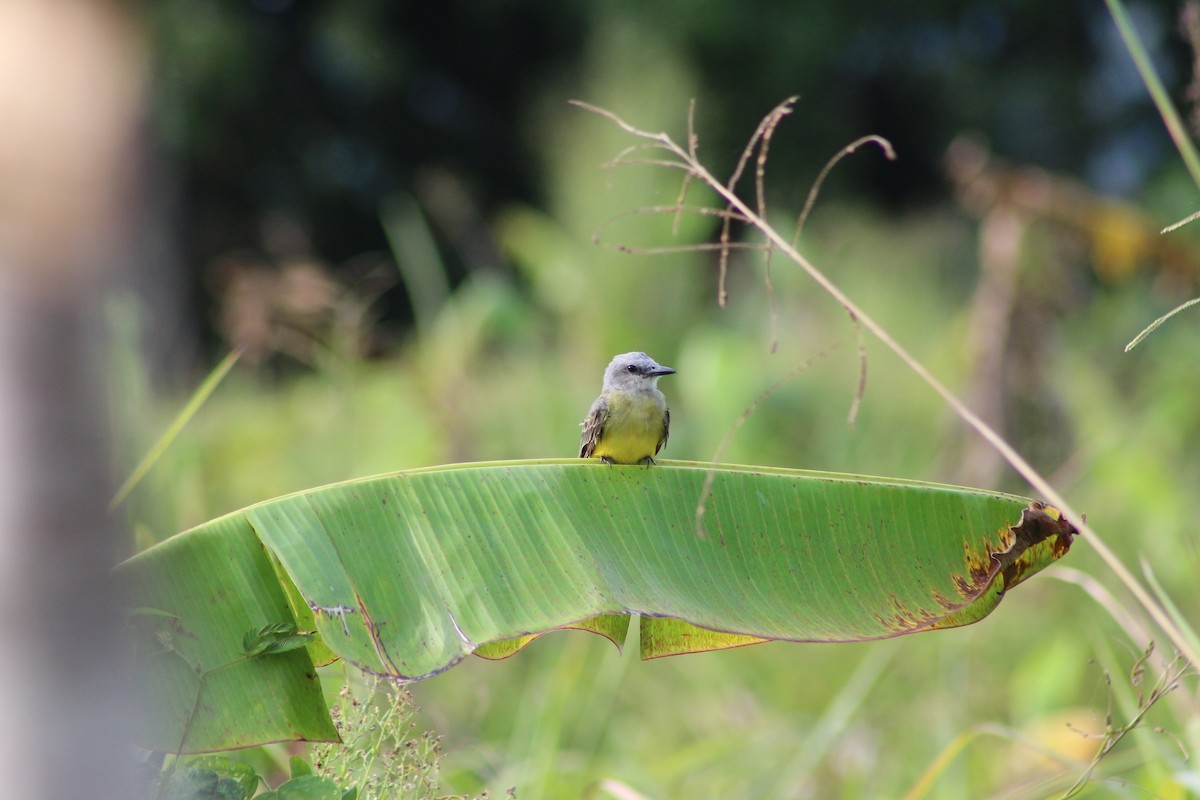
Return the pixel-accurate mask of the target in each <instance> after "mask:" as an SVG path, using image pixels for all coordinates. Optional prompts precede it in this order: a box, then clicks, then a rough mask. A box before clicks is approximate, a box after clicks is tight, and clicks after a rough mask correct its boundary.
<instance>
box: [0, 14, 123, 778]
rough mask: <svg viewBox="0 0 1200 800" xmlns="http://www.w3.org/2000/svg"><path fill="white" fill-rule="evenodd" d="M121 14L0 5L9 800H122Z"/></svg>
mask: <svg viewBox="0 0 1200 800" xmlns="http://www.w3.org/2000/svg"><path fill="white" fill-rule="evenodd" d="M144 77H145V76H144V51H143V49H142V40H141V37H140V33H139V31H138V30H137V29H136V26H135V25H134V20H133V18H132V14H131V11H130V9H129V8H128V7H126V6H124V5H122V4H118V3H113V2H109V3H105V2H85V1H84V0H0V109H3V123H2V124H0V606H2V607H3V609H4V613H3V614H2V615H0V639H2V640H3V641H4V645H5V647H4V656H3V658H0V686H4V687H6V690H7V691H6V699H5V710H4V713H3V714H0V775H3V776H4V778H3V780H4V787H5V788H4V791H3V794H4V795H5V796H6V797H14V798H15V797H20V798H31V799H32V800H40V799H41V798H45V799H46V800H59V799H60V798H69V797H88V798H99V799H100V800H108V799H109V798H112V800H127V799H128V798H132V797H135V796H136V794H137V792H136V789H135V787H134V785H133V781H132V780H131V778H130V770H129V769H127V768H125V767H126V766H127V765H129V764H131V763H132V761H131V757H130V752H129V751H128V747H127V745H128V742H129V737H128V731H129V729H130V722H131V719H132V712H131V700H130V697H131V693H130V692H129V691H128V688H129V687H127V686H126V685H125V681H126V679H125V677H124V672H125V671H124V670H123V669H122V667H121V663H122V659H123V658H124V657H125V654H126V653H127V649H126V647H125V645H124V641H123V637H122V627H123V626H122V622H121V614H120V608H119V603H118V601H117V598H116V596H115V591H114V587H113V586H112V585H111V584H110V567H111V565H112V564H113V563H114V561H115V558H116V556H117V553H118V549H119V544H120V540H119V539H120V537H119V534H120V531H119V528H118V526H117V525H116V524H115V523H114V522H113V520H112V519H111V518H110V517H109V515H108V514H107V512H106V504H107V501H108V497H109V494H110V491H111V481H110V475H109V469H110V463H109V457H108V447H107V441H106V438H107V436H106V433H105V431H106V428H107V420H106V415H105V413H104V405H103V398H104V394H105V393H104V382H103V381H104V366H105V358H104V354H103V347H102V345H103V342H104V339H105V336H104V331H103V329H102V326H101V291H102V289H103V288H104V287H105V286H106V285H108V284H109V283H110V281H111V280H112V277H113V274H114V273H115V271H116V269H117V267H118V265H120V264H121V263H122V262H123V261H124V260H125V258H126V256H127V254H128V252H130V250H129V243H130V242H131V240H132V237H131V235H130V232H131V227H132V223H133V220H134V217H135V214H136V211H137V209H136V203H135V199H136V197H137V190H136V188H137V183H138V176H137V170H136V166H137V134H138V128H139V126H140V124H141V122H142V111H143V108H142V105H143V100H144V97H143V94H144Z"/></svg>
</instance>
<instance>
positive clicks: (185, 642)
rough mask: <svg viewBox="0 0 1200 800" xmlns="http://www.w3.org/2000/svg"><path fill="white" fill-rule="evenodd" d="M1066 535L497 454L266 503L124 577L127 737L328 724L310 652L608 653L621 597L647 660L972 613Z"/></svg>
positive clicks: (942, 509) (975, 616)
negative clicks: (134, 655) (564, 645)
mask: <svg viewBox="0 0 1200 800" xmlns="http://www.w3.org/2000/svg"><path fill="white" fill-rule="evenodd" d="M707 480H711V483H707V484H706V481H707ZM702 499H703V501H704V502H703V504H702V505H703V507H704V509H705V513H704V514H703V516H702V518H699V519H698V516H697V507H698V506H699V505H701V502H700V501H701V500H702ZM1075 533H1076V530H1075V528H1074V526H1072V525H1071V524H1070V523H1069V522H1068V521H1066V520H1063V519H1061V518H1060V516H1059V514H1058V513H1057V511H1056V510H1055V509H1053V508H1051V507H1047V506H1044V505H1042V504H1040V503H1032V502H1031V501H1029V500H1028V499H1024V498H1020V497H1015V496H1013V495H1007V494H999V493H995V492H985V491H979V490H974V489H963V488H958V487H952V486H942V485H935V484H928V483H920V482H916V481H905V480H895V479H881V478H864V477H861V476H852V475H836V474H829V473H817V472H804V471H798V470H786V469H768V468H760V467H740V466H728V465H722V466H720V467H718V468H713V467H711V465H708V464H695V463H688V462H671V461H663V462H661V463H660V464H659V465H658V466H655V467H652V468H644V467H624V466H608V465H606V464H603V463H600V462H596V461H590V460H580V459H569V460H544V461H524V462H517V461H510V462H494V463H479V464H462V465H453V466H448V467H437V468H430V469H423V470H414V471H410V472H401V473H396V474H390V475H382V476H377V477H371V478H364V479H361V480H355V481H349V482H346V483H339V484H334V485H330V486H325V487H321V488H318V489H313V490H311V491H306V492H301V493H298V494H294V495H288V496H286V497H281V498H277V499H274V500H270V501H267V502H264V503H260V504H258V505H255V506H251V507H249V508H246V509H243V510H241V511H237V512H235V513H232V514H229V515H227V516H225V517H221V518H220V519H217V520H214V521H212V522H209V523H206V524H204V525H201V526H199V527H197V528H194V529H192V530H190V531H186V532H184V533H181V534H178V535H176V536H175V537H172V538H171V539H168V540H167V541H165V542H162V543H160V544H159V545H156V546H155V547H152V548H150V549H148V550H146V551H145V552H143V553H140V554H139V555H137V556H135V557H133V558H131V559H130V560H129V561H127V562H125V563H124V564H123V565H121V566H120V567H118V575H119V576H120V578H121V579H122V581H123V582H124V583H125V585H126V586H127V587H128V590H129V593H130V598H131V605H132V606H134V607H135V608H136V610H135V611H134V612H132V613H131V614H130V619H131V626H132V628H133V630H134V631H135V633H136V634H137V638H136V641H137V643H138V659H137V661H138V664H139V666H140V669H141V675H142V685H143V686H144V687H145V688H146V695H147V702H148V705H149V706H150V708H151V709H152V710H153V713H152V714H151V715H150V723H149V725H148V727H147V730H146V731H145V735H144V739H145V742H146V743H147V744H148V746H151V747H153V748H154V749H164V750H172V751H183V752H196V751H208V750H223V749H230V748H233V747H238V746H247V745H252V744H259V743H262V742H266V741H278V740H288V739H306V740H330V739H334V738H336V733H335V731H334V730H333V728H332V726H331V724H330V722H329V714H328V711H327V710H326V708H325V705H324V702H323V700H322V699H321V692H320V687H319V683H318V680H317V677H316V671H315V668H314V664H318V663H327V662H328V661H330V660H332V659H333V658H334V657H340V658H343V659H345V660H346V661H348V662H350V663H352V664H354V665H355V666H357V667H359V668H361V669H363V670H367V671H370V672H373V673H377V674H381V675H385V676H389V677H391V678H394V679H397V680H404V681H412V680H418V679H421V678H425V677H428V676H430V675H435V674H437V673H439V672H441V671H443V670H445V669H448V668H449V667H451V666H453V665H454V664H456V663H457V662H459V661H460V660H462V659H463V658H465V657H466V656H468V655H470V654H472V653H478V654H479V655H482V656H485V657H488V658H502V657H505V656H508V655H511V654H512V653H514V652H516V651H517V650H519V649H520V648H521V647H523V646H524V645H525V644H527V643H528V642H529V641H530V640H532V638H534V637H536V636H537V635H539V634H541V633H544V632H546V631H550V630H555V629H561V628H578V629H583V630H590V631H593V632H596V633H600V634H601V635H604V636H607V637H608V638H610V639H612V640H613V641H614V642H615V643H616V644H617V645H618V646H619V645H620V644H621V643H622V642H623V641H624V638H625V634H626V631H627V626H628V621H629V616H630V615H631V614H635V613H636V614H640V615H642V617H643V619H642V621H641V649H642V655H643V657H646V658H653V657H657V656H663V655H674V654H679V653H688V652H696V651H702V650H712V649H718V648H723V647H735V646H739V645H745V644H752V643H755V642H761V641H766V640H789V641H804V642H850V641H861V640H865V639H878V638H884V637H891V636H898V635H901V634H905V633H913V632H917V631H923V630H933V629H937V628H947V627H955V626H960V625H966V624H969V623H972V622H976V621H978V620H979V619H982V618H983V617H984V616H986V615H987V614H988V613H990V612H991V611H992V609H993V608H995V607H996V605H997V604H998V603H999V602H1000V600H1001V598H1002V597H1003V596H1004V594H1005V593H1006V592H1007V591H1008V590H1009V589H1011V588H1012V587H1014V586H1016V585H1017V584H1018V583H1020V582H1021V581H1022V580H1024V579H1025V578H1027V577H1029V576H1030V575H1032V574H1034V573H1036V572H1038V571H1039V570H1041V569H1042V568H1043V567H1045V566H1047V565H1048V564H1050V563H1052V562H1053V561H1055V560H1056V559H1058V558H1060V557H1061V556H1062V555H1063V554H1065V553H1066V552H1067V550H1068V549H1069V547H1070V544H1071V541H1072V538H1073V536H1074V535H1075ZM311 631H316V633H317V634H318V635H319V638H314V637H311V636H308V635H307V634H308V633H309V632H311ZM255 632H258V636H257V638H256V634H255ZM264 632H266V633H267V636H266V638H265V639H264V638H263V634H264ZM293 632H294V635H292V634H293Z"/></svg>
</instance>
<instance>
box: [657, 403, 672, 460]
mask: <svg viewBox="0 0 1200 800" xmlns="http://www.w3.org/2000/svg"><path fill="white" fill-rule="evenodd" d="M670 436H671V409H669V408H664V409H663V435H662V438H661V439H659V440H658V447H656V448H654V455H658V451H659V450H662V449H663V448H664V447H666V446H667V439H668V438H669V437H670Z"/></svg>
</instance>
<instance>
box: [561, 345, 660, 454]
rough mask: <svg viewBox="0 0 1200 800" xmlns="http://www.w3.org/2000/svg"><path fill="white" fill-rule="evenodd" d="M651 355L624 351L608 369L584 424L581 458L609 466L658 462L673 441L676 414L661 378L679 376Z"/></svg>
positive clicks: (610, 363) (580, 450)
mask: <svg viewBox="0 0 1200 800" xmlns="http://www.w3.org/2000/svg"><path fill="white" fill-rule="evenodd" d="M673 374H675V370H673V369H671V368H670V367H664V366H662V365H661V364H659V363H658V362H656V361H655V360H654V359H653V358H651V357H650V356H648V355H646V354H645V353H622V354H621V355H619V356H616V357H615V358H613V360H612V361H611V362H609V364H608V368H607V369H606V370H604V386H603V388H602V389H601V390H600V396H599V397H597V398H596V402H594V403H592V408H591V410H590V411H588V415H587V419H585V420H584V421H583V441H582V445H581V446H580V448H579V457H580V458H598V459H600V460H601V461H604V462H606V463H608V464H645V465H646V466H649V465H651V464H653V463H654V456H656V455H658V451H659V450H661V449H662V448H663V446H664V445H665V444H666V443H667V436H668V435H669V434H670V432H671V412H670V411H669V410H668V409H667V398H665V397H663V393H662V392H660V391H659V390H658V379H659V378H661V377H662V376H664V375H673Z"/></svg>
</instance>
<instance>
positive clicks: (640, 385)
mask: <svg viewBox="0 0 1200 800" xmlns="http://www.w3.org/2000/svg"><path fill="white" fill-rule="evenodd" d="M674 374H675V370H673V369H671V368H670V367H664V366H663V365H662V364H659V363H658V362H657V361H655V360H654V359H653V358H651V357H650V356H648V355H646V354H645V353H622V354H621V355H619V356H616V357H614V358H613V360H612V361H610V362H608V369H606V370H604V391H606V392H613V391H616V392H638V391H647V390H650V389H654V388H655V387H657V385H658V379H659V378H661V377H662V376H663V375H674Z"/></svg>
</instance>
